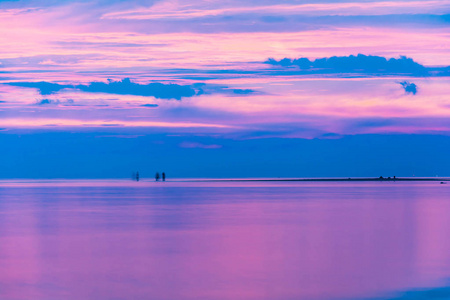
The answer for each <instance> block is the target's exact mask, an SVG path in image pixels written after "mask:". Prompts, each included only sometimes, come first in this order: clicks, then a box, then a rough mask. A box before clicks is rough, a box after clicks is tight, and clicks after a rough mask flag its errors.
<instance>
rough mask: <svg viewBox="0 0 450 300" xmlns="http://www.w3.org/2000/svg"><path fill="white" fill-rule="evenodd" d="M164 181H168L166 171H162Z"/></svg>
mask: <svg viewBox="0 0 450 300" xmlns="http://www.w3.org/2000/svg"><path fill="white" fill-rule="evenodd" d="M162 181H166V173H164V172H162Z"/></svg>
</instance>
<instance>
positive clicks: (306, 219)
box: [0, 181, 450, 300]
mask: <svg viewBox="0 0 450 300" xmlns="http://www.w3.org/2000/svg"><path fill="white" fill-rule="evenodd" d="M449 216H450V184H448V185H440V184H439V183H438V182H403V183H400V182H348V183H345V182H344V183H337V182H209V183H208V182H201V183H200V182H165V183H162V182H160V183H155V182H132V181H1V182H0V270H1V272H0V299H2V300H10V299H11V300H12V299H14V300H15V299H34V300H41V299H42V300H51V299H58V300H59V299H69V300H70V299H77V300H78V299H93V300H94V299H95V300H102V299H162V300H164V299H168V300H169V299H170V300H173V299H181V300H183V299H187V300H191V299H213V300H214V299H255V300H256V299H263V300H265V299H267V300H279V299H288V300H290V299H292V300H293V299H313V300H314V299H391V298H395V299H397V298H398V299H432V298H433V297H434V298H435V299H448V298H450V289H449V288H447V287H448V286H450V281H449V278H450V238H449V232H450V217H449ZM420 297H422V298H420ZM438 297H440V298H438Z"/></svg>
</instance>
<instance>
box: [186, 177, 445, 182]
mask: <svg viewBox="0 0 450 300" xmlns="http://www.w3.org/2000/svg"><path fill="white" fill-rule="evenodd" d="M188 181H193V182H254V181H264V182H270V181H307V182H311V181H312V182H314V181H326V182H332V181H338V182H342V181H344V182H349V181H380V182H383V181H442V182H444V181H450V178H446V177H445V178H440V177H436V178H434V177H422V178H420V177H419V178H410V177H403V178H402V177H396V178H392V177H391V178H370V177H368V178H270V179H269V178H249V179H246V178H241V179H199V180H195V179H193V180H188Z"/></svg>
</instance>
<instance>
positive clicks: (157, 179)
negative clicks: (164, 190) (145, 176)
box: [155, 172, 161, 181]
mask: <svg viewBox="0 0 450 300" xmlns="http://www.w3.org/2000/svg"><path fill="white" fill-rule="evenodd" d="M159 178H161V176H160V175H159V172H156V174H155V180H156V181H159Z"/></svg>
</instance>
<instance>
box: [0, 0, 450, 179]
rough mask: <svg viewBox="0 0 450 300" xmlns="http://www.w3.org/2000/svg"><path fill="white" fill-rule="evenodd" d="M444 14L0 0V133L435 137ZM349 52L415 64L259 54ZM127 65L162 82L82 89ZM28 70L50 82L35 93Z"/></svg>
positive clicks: (449, 129)
mask: <svg viewBox="0 0 450 300" xmlns="http://www.w3.org/2000/svg"><path fill="white" fill-rule="evenodd" d="M449 13H450V1H448V0H430V1H400V0H397V1H377V0H368V1H356V2H355V1H341V0H339V1H338V0H323V1H312V0H311V1H295V0H289V1H283V2H279V1H272V0H264V1H254V0H246V1H235V0H228V1H200V0H189V1H174V0H154V1H152V0H133V1H119V0H115V1H103V0H95V1H41V0H26V1H0V22H1V24H2V26H1V28H0V44H1V45H2V47H1V49H0V129H1V131H0V133H1V134H2V135H20V134H30V133H31V132H32V131H34V132H59V131H63V132H66V133H70V132H71V133H79V132H86V131H89V132H92V133H93V134H99V133H100V132H104V131H107V132H108V134H114V135H116V136H119V135H120V136H123V137H125V136H127V135H128V137H135V136H136V135H142V134H144V135H152V134H154V133H157V134H167V135H174V134H175V135H177V134H178V135H184V136H185V137H186V141H185V143H191V144H192V143H196V142H195V141H191V140H192V139H193V138H197V137H199V136H203V137H207V138H212V139H216V140H217V141H216V142H213V143H210V144H214V145H223V144H225V143H227V141H229V140H233V141H236V140H238V141H240V140H249V139H259V138H264V137H270V138H281V139H321V138H324V137H326V138H329V137H333V138H340V137H343V136H351V135H363V134H376V135H411V134H412V135H419V134H420V135H443V136H448V135H449V133H450V122H449V120H450V118H449V117H450V98H449V96H448V95H449V94H450V85H449V84H448V78H449V77H448V76H449V75H450V69H449V68H448V67H447V66H449V65H450V52H449V51H448V49H449V48H450V31H449V21H450V18H449V16H450V15H449ZM359 53H361V54H364V55H375V56H380V57H386V58H387V59H389V58H396V59H398V58H399V57H400V56H407V57H410V58H412V59H413V60H414V61H415V62H417V63H418V64H420V65H421V66H424V68H425V69H426V70H427V71H426V73H423V74H422V73H414V72H412V73H404V72H401V71H398V70H397V71H395V70H391V71H389V72H385V71H382V72H381V73H380V72H379V73H376V72H375V73H374V72H368V71H364V70H363V69H359V67H358V65H355V66H353V71H352V72H350V73H348V72H343V71H342V70H341V71H336V70H333V69H326V68H325V69H320V68H319V69H315V70H312V71H307V72H305V71H304V70H300V69H299V68H297V67H295V66H287V67H283V66H275V65H269V64H265V63H264V62H265V61H266V60H267V59H268V58H274V59H275V60H281V59H283V58H292V59H294V58H300V57H307V58H309V59H311V60H313V59H317V58H329V57H333V56H345V57H347V56H349V55H357V54H359ZM126 78H128V79H129V80H130V82H132V83H133V84H135V86H134V89H135V88H136V86H137V85H140V86H146V85H148V84H154V83H161V84H163V85H165V86H166V85H167V86H168V85H169V84H172V85H171V86H170V87H165V88H166V89H167V91H166V92H167V93H166V94H164V96H162V97H161V96H157V95H156V94H155V93H148V92H140V93H137V92H135V91H134V92H133V88H129V89H128V91H125V92H124V91H123V90H121V91H118V90H117V89H116V90H114V89H113V88H111V89H106V90H105V89H103V90H99V89H92V88H89V87H90V85H92V84H95V82H103V83H105V84H112V82H121V81H122V80H124V79H126ZM128 79H127V80H128ZM108 80H109V81H108ZM40 82H43V84H46V85H52V84H53V85H55V84H58V85H59V86H60V87H61V88H59V89H57V90H54V91H51V92H47V93H45V92H43V90H42V89H40V88H39V87H38V86H37V85H39V84H40ZM402 82H408V83H412V84H415V85H416V86H417V93H414V94H413V93H411V92H408V91H407V90H405V88H404V86H402V84H401V83H402ZM33 85H35V86H34V87H33ZM82 86H83V87H84V88H80V87H82ZM62 87H65V88H62ZM74 87H78V88H74ZM175 87H177V88H178V89H179V88H180V87H182V88H184V89H186V91H185V92H184V93H181V92H180V91H179V90H175ZM171 89H173V91H172V90H171ZM176 99H178V100H176ZM5 139H8V137H6V138H5ZM162 142H166V140H164V139H163V140H162ZM267 143H269V142H267ZM34 146H35V145H31V144H30V145H27V146H25V147H26V148H34ZM405 147H406V145H405ZM181 148H182V147H181ZM216 148H217V147H216ZM210 149H211V150H213V149H214V147H212V148H210ZM104 151H109V149H108V148H105V150H104ZM261 151H265V150H264V149H261ZM299 151H301V149H299ZM236 153H238V151H237V152H236ZM266 154H267V155H270V153H269V152H266ZM86 155H88V154H86ZM129 155H130V154H129ZM176 155H183V154H182V152H181V151H180V152H178V153H177V154H176ZM429 155H432V152H427V153H424V156H429ZM14 159H16V160H18V161H20V160H21V159H22V158H21V157H20V156H19V155H18V156H16V157H15V158H14ZM36 159H39V160H42V159H46V158H45V157H39V158H36ZM124 159H127V158H124ZM217 159H219V158H217ZM441 159H443V160H444V161H443V164H444V165H450V160H449V159H448V158H441ZM27 163H28V164H30V165H32V164H33V161H29V162H27ZM330 163H331V162H330ZM380 163H382V162H381V161H380ZM424 163H425V162H424ZM130 165H131V163H130ZM236 166H237V165H236ZM76 167H77V166H73V168H76ZM94 167H101V166H94ZM344 173H345V172H343V174H342V176H347V174H344ZM369 173H370V170H368V174H366V175H371V174H369ZM249 175H250V174H249ZM323 175H324V176H325V175H326V174H325V173H323ZM409 175H412V174H409ZM423 175H425V174H423ZM445 175H448V174H445ZM117 176H118V173H114V174H106V173H105V174H103V175H102V176H101V177H103V178H105V177H117ZM177 176H179V177H180V176H181V177H186V176H189V175H188V174H185V173H180V174H177ZM214 176H221V175H220V174H219V173H218V174H215V175H214ZM252 176H253V175H252ZM64 177H73V174H70V171H68V173H67V174H66V175H64Z"/></svg>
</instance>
